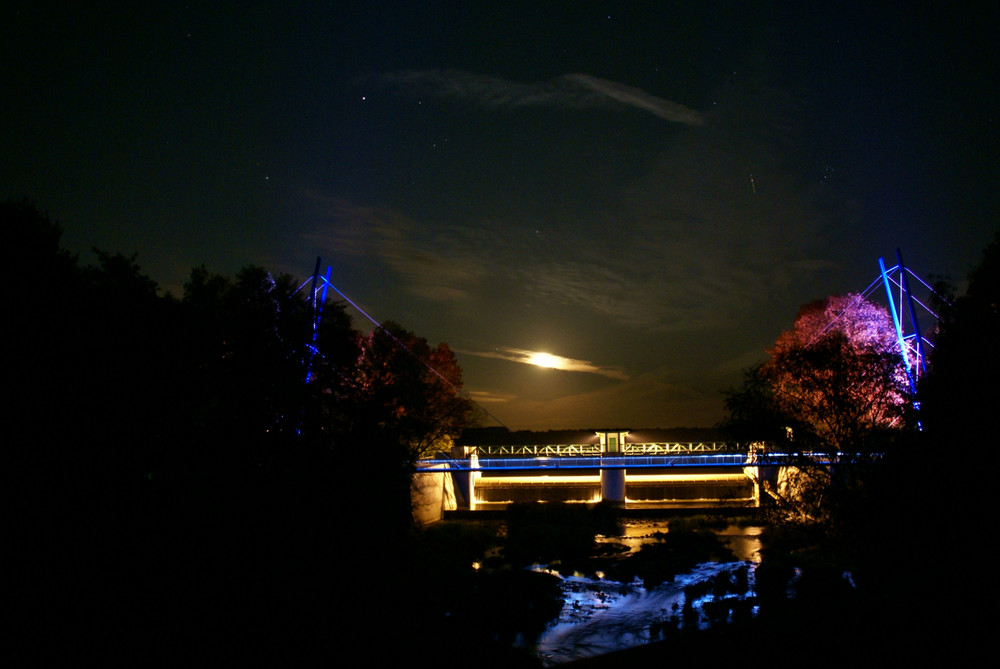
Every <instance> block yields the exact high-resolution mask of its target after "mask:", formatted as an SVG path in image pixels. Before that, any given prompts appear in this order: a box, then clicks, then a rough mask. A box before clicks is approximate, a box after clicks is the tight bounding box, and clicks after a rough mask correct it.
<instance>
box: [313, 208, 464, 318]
mask: <svg viewBox="0 0 1000 669" xmlns="http://www.w3.org/2000/svg"><path fill="white" fill-rule="evenodd" d="M308 198H309V199H310V201H311V202H312V204H313V208H314V211H315V212H316V213H317V215H318V217H319V218H320V222H319V224H318V226H317V227H316V228H315V229H314V230H313V231H312V232H310V233H307V234H306V235H305V237H306V238H307V239H308V240H309V241H310V242H311V243H313V244H315V245H316V246H317V247H319V248H325V249H328V250H329V252H328V255H331V256H333V257H339V258H342V259H345V258H346V259H355V260H358V259H362V260H363V259H373V258H374V259H377V260H379V261H380V262H382V263H384V264H385V265H386V266H388V268H389V269H390V270H392V271H393V272H395V273H396V274H397V275H398V277H399V278H400V279H401V284H402V285H403V286H404V287H405V288H406V290H407V291H408V292H410V293H412V294H415V295H419V296H420V297H424V298H426V299H429V300H432V301H438V302H447V301H455V300H460V299H464V298H466V297H468V296H469V291H470V290H472V289H473V288H474V287H475V286H477V285H478V284H479V282H480V279H481V277H482V275H483V268H482V266H481V263H480V262H479V261H478V260H477V259H476V258H475V257H474V256H471V255H469V253H468V252H467V251H464V250H463V248H464V245H463V244H462V242H461V239H462V234H463V233H462V231H461V230H459V229H455V230H449V231H447V232H442V231H441V229H440V228H439V227H435V226H428V225H417V224H416V223H415V222H414V221H412V220H411V219H410V218H408V217H407V216H405V215H404V214H402V213H401V212H399V211H397V210H394V209H391V208H388V207H383V206H373V205H358V204H354V203H351V202H348V201H346V200H343V199H340V198H331V197H328V196H325V195H322V194H320V193H315V192H313V193H309V194H308ZM428 229H430V230H434V231H435V232H434V233H433V234H432V235H431V236H430V237H428V236H427V235H426V234H424V235H423V236H421V235H420V234H418V231H419V230H428Z"/></svg>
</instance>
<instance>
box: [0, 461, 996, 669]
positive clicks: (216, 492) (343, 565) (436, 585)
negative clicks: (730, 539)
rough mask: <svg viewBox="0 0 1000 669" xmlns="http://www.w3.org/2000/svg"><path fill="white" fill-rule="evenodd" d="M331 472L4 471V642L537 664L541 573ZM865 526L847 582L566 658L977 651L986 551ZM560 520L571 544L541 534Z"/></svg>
mask: <svg viewBox="0 0 1000 669" xmlns="http://www.w3.org/2000/svg"><path fill="white" fill-rule="evenodd" d="M329 480H330V479H329V478H328V476H326V475H321V474H315V475H296V476H288V475H266V476H265V475H261V474H259V473H257V474H254V475H247V476H244V477H242V478H237V479H234V478H233V477H227V478H226V479H221V478H209V479H205V478H188V479H182V478H173V479H170V480H165V481H156V480H152V481H150V480H145V481H142V482H133V483H134V485H131V486H122V485H111V484H110V482H107V483H108V484H107V485H89V484H84V483H81V482H79V481H73V480H63V481H60V485H59V486H53V485H52V484H53V481H52V480H49V481H45V480H44V479H42V480H36V481H35V483H37V485H33V486H21V487H19V488H18V490H19V494H18V495H16V496H15V497H14V498H13V503H12V506H11V508H12V510H13V511H14V512H15V513H14V514H13V515H14V517H15V522H14V523H13V524H12V527H11V532H10V534H9V538H10V539H11V541H10V544H9V546H10V547H11V548H12V549H13V550H12V551H11V552H12V554H13V555H12V557H13V559H12V560H11V562H10V565H9V567H8V570H7V579H6V583H7V585H6V590H7V594H8V596H7V597H6V600H7V602H8V610H9V611H11V612H12V613H13V614H14V618H15V624H14V625H12V626H11V627H9V628H8V630H7V632H8V634H9V637H8V638H9V639H10V643H9V644H8V651H9V652H10V653H11V654H12V656H14V657H17V658H20V659H22V660H24V661H26V662H25V663H26V664H29V665H43V664H52V663H58V664H66V663H73V664H80V663H83V662H85V661H91V660H96V661H100V662H102V663H103V664H132V665H134V664H142V665H147V664H172V665H177V664H181V663H183V664H190V663H195V662H197V663H199V664H208V663H218V664H223V663H225V664H233V663H237V662H239V663H249V664H256V665H265V666H319V665H329V664H338V663H341V662H343V661H344V660H345V659H347V658H351V661H352V662H369V661H370V662H377V663H385V662H389V663H390V664H392V663H397V664H398V663H399V661H398V660H394V659H392V658H397V657H398V655H399V654H400V653H403V654H404V655H405V657H406V660H405V662H403V663H404V664H414V665H416V666H434V667H442V668H443V667H451V666H455V667H459V666H461V667H469V666H475V667H532V666H539V663H538V661H537V660H536V659H535V658H532V657H529V656H527V655H525V654H524V653H522V652H520V651H517V650H514V649H512V648H511V644H512V641H513V639H514V637H515V635H516V634H518V633H528V634H529V635H530V634H531V633H537V632H540V631H541V630H542V629H544V626H545V624H546V623H547V621H548V620H550V619H551V618H552V615H553V612H554V611H557V610H558V608H557V607H558V605H559V603H558V602H557V601H556V600H555V595H554V594H553V588H552V584H551V583H547V582H544V581H542V580H537V579H535V577H532V576H527V575H525V574H524V572H523V571H522V570H516V569H515V570H504V569H498V570H495V571H494V572H493V573H492V574H489V575H486V574H484V573H472V572H471V571H470V569H469V565H470V564H471V562H472V560H473V558H474V557H475V556H476V555H478V554H481V552H482V550H483V548H484V547H485V546H486V545H487V544H488V541H489V538H488V537H486V538H484V537H483V536H480V537H478V538H477V537H470V536H469V535H464V534H463V535H457V534H456V535H453V536H449V535H447V534H445V535H443V536H442V535H441V534H440V533H439V535H438V536H437V537H436V539H435V542H434V543H429V542H428V541H426V540H425V539H424V538H422V537H421V536H420V535H419V533H418V534H414V533H410V532H406V531H403V530H402V529H400V528H399V527H397V526H396V525H395V524H394V523H393V522H392V517H393V516H392V515H391V510H389V509H384V508H379V507H377V506H376V505H373V504H368V505H366V506H364V507H363V508H361V507H359V505H358V504H357V500H356V498H353V497H352V496H351V495H350V494H347V492H349V491H344V490H343V489H341V490H338V491H331V489H330V486H329V485H328V482H329ZM22 483H23V482H22ZM563 527H565V523H564V524H563ZM904 527H905V525H904ZM524 534H525V536H528V535H529V534H530V533H529V532H525V533H524ZM945 534H947V533H945ZM881 536H882V537H883V539H884V540H885V542H884V545H880V546H877V547H876V548H877V550H876V549H872V551H873V552H872V553H871V555H870V556H869V557H866V558H865V559H864V560H860V561H859V564H860V565H861V566H862V567H863V568H862V569H861V570H860V571H859V573H857V574H856V578H857V579H858V580H859V585H858V587H857V589H846V590H845V589H844V588H842V587H839V586H838V587H834V588H831V587H830V583H833V582H835V581H836V579H826V580H824V579H817V580H815V581H814V582H811V584H810V587H808V588H806V587H802V588H799V590H798V595H799V597H798V599H796V600H792V601H785V602H784V603H782V604H780V605H776V604H774V603H773V601H776V600H772V603H771V605H769V606H767V607H762V612H761V615H760V616H758V618H757V619H754V620H752V621H750V622H747V623H744V624H742V625H738V626H724V627H721V628H716V629H711V630H707V631H703V632H695V633H689V634H688V633H683V632H679V631H678V632H675V633H672V634H671V635H669V637H668V639H667V640H666V641H662V642H658V643H655V644H650V645H648V646H644V647H639V648H635V649H632V650H626V651H620V652H617V653H613V654H610V655H606V656H603V657H598V658H593V659H588V660H583V661H579V662H575V663H572V666H574V667H603V666H628V667H645V666H664V665H667V664H676V663H678V662H691V663H695V664H697V665H698V666H702V667H704V666H725V667H733V666H737V665H738V664H742V663H747V662H750V663H753V665H754V666H775V665H777V666H785V665H788V666H791V665H802V664H805V665H808V666H832V665H834V664H839V665H841V666H842V665H843V664H844V663H849V662H864V663H865V664H866V665H867V664H868V663H870V662H871V661H872V660H875V661H878V662H880V663H893V664H900V663H906V664H909V663H910V662H913V663H917V664H919V665H927V664H928V663H934V662H937V661H944V660H947V661H948V663H949V665H952V666H954V665H956V664H959V663H961V662H962V661H963V660H964V659H965V658H967V657H972V656H975V655H977V654H978V651H979V650H981V647H982V646H983V643H984V640H985V639H987V638H988V637H987V636H986V633H985V630H986V629H987V628H988V625H991V624H992V615H993V614H992V613H988V611H991V608H988V609H983V608H982V607H980V606H979V604H984V605H987V606H989V607H992V604H993V601H992V600H991V596H990V594H989V593H992V592H993V590H991V589H990V588H992V587H994V586H995V577H994V575H993V573H994V572H993V569H992V567H991V566H990V565H989V564H987V563H984V562H968V561H963V560H961V559H955V560H954V561H945V560H943V559H942V557H943V556H945V555H951V553H950V552H948V551H941V550H928V548H927V547H928V546H931V545H932V543H931V542H932V536H933V535H932V534H928V535H923V536H919V537H918V536H914V535H910V534H902V535H901V534H900V533H899V532H898V530H897V529H892V530H891V532H890V530H889V528H887V529H886V531H885V532H883V533H881ZM557 539H559V540H560V541H564V544H563V545H564V546H569V547H572V546H573V543H572V541H573V538H572V537H568V538H564V537H556V536H554V535H553V532H552V531H551V530H549V531H546V532H545V533H543V534H542V543H545V542H550V543H551V542H554V541H556V540H557ZM907 541H909V543H907ZM520 550H522V551H523V550H525V549H524V548H521V549H520ZM511 554H513V553H511ZM532 556H533V554H531V553H522V554H520V558H519V559H531V558H532ZM767 559H768V558H767V557H766V558H765V562H766V560H767ZM814 559H815V555H814ZM533 579H535V580H533ZM841 582H842V581H841ZM803 583H807V581H805V580H803ZM484 601H489V602H491V605H490V606H483V602H484ZM984 610H985V611H987V612H984Z"/></svg>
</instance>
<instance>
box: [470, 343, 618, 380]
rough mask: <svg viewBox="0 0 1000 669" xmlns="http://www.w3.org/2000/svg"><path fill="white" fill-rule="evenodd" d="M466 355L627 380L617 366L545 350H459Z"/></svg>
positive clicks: (505, 348) (503, 347)
mask: <svg viewBox="0 0 1000 669" xmlns="http://www.w3.org/2000/svg"><path fill="white" fill-rule="evenodd" d="M460 352H461V353H464V354H466V355H474V356H477V357H480V358H495V359H498V360H506V361H508V362H516V363H520V364H524V365H534V366H536V367H547V368H551V369H558V370H562V371H565V372H582V373H585V374H598V375H600V376H605V377H607V378H609V379H618V380H621V381H625V380H628V378H629V377H628V375H627V374H626V373H625V372H624V371H622V370H621V369H620V368H618V367H602V366H600V365H596V364H594V363H592V362H590V361H589V360H576V359H573V358H567V357H564V356H561V355H554V354H552V353H547V352H545V351H530V350H527V349H521V348H509V347H506V346H500V347H497V348H495V349H493V350H491V351H460Z"/></svg>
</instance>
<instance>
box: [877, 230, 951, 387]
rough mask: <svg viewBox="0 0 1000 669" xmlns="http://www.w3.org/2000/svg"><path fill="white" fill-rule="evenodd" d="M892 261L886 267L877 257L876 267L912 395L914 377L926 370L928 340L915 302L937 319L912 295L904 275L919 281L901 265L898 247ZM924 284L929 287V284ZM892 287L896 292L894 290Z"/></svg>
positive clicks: (915, 385)
mask: <svg viewBox="0 0 1000 669" xmlns="http://www.w3.org/2000/svg"><path fill="white" fill-rule="evenodd" d="M896 261H897V264H896V266H895V267H891V268H889V269H886V266H885V260H883V259H882V258H879V259H878V266H879V270H880V272H881V275H882V284H883V286H884V287H885V294H886V298H887V300H888V302H889V313H890V315H891V316H892V322H893V325H894V326H895V328H896V338H897V339H898V340H899V352H900V354H901V355H902V358H903V366H904V368H905V370H906V377H907V380H908V381H909V385H910V392H911V393H912V394H913V396H914V397H916V392H917V380H918V379H919V378H920V377H921V376H923V375H924V374H926V373H927V356H926V355H925V354H924V344H930V342H928V341H927V340H926V339H925V338H924V336H923V334H922V332H921V330H920V322H919V320H918V318H917V310H916V307H915V305H916V304H919V305H920V306H922V307H923V308H924V309H925V310H926V311H927V312H928V313H929V314H930V315H931V316H933V317H934V318H935V320H936V319H937V314H935V313H934V312H933V311H931V310H930V308H929V307H928V306H927V305H925V304H923V303H921V302H919V300H916V299H915V298H914V297H913V292H912V291H911V290H910V281H909V278H908V276H907V275H908V274H909V275H912V276H914V277H916V278H917V280H919V281H921V283H923V281H922V280H921V279H920V277H918V276H916V275H915V274H913V273H912V272H911V271H910V270H908V269H907V268H906V265H904V264H903V255H902V253H900V251H899V249H896ZM924 285H925V286H926V285H927V284H926V283H924ZM927 287H928V288H930V287H929V286H927ZM894 289H896V291H898V292H895V291H894ZM897 305H898V306H897ZM904 308H905V309H904ZM904 313H905V314H906V315H907V316H908V317H909V318H908V319H907V318H904V315H903V314H904ZM907 321H908V322H909V327H907V324H906V323H907Z"/></svg>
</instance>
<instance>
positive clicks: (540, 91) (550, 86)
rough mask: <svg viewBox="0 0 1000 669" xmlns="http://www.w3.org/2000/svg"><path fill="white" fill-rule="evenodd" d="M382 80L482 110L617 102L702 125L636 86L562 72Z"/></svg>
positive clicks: (697, 117)
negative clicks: (520, 77) (542, 76)
mask: <svg viewBox="0 0 1000 669" xmlns="http://www.w3.org/2000/svg"><path fill="white" fill-rule="evenodd" d="M381 79H382V80H383V81H385V82H387V83H391V84H393V85H398V86H408V87H412V88H415V89H417V90H419V91H420V92H422V93H426V94H434V95H439V96H442V97H447V98H453V99H459V100H466V101H469V102H472V103H474V104H478V105H483V106H486V107H494V108H501V107H561V108H578V109H579V108H590V107H602V106H608V105H610V104H614V103H619V104H624V105H628V106H630V107H635V108H637V109H641V110H643V111H647V112H649V113H651V114H654V115H656V116H658V117H660V118H662V119H664V120H666V121H671V122H674V123H683V124H686V125H701V124H703V123H704V117H703V116H702V115H701V113H700V112H697V111H695V110H694V109H690V108H688V107H685V106H684V105H681V104H678V103H676V102H671V101H669V100H664V99H663V98H659V97H657V96H655V95H652V94H650V93H647V92H646V91H643V90H640V89H638V88H633V87H631V86H627V85H625V84H622V83H618V82H615V81H608V80H606V79H599V78H598V77H593V76H591V75H589V74H579V73H575V74H566V75H563V76H561V77H556V78H555V79H550V80H548V81H538V82H529V83H525V82H519V81H512V80H510V79H503V78H500V77H490V76H486V75H482V74H475V73H472V72H464V71H461V70H410V71H404V72H396V73H393V74H387V75H383V76H382V77H381Z"/></svg>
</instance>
